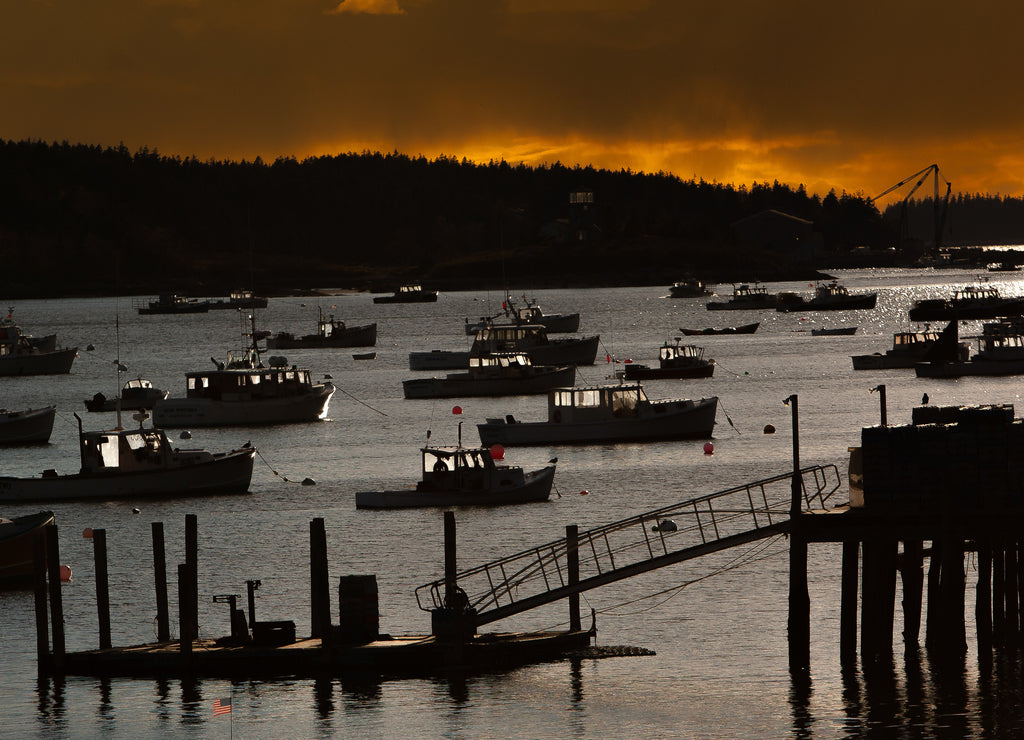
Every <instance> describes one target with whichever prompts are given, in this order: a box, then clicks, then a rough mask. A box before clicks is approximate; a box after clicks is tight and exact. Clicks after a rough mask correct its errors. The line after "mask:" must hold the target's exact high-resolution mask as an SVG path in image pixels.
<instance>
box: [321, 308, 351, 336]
mask: <svg viewBox="0 0 1024 740" xmlns="http://www.w3.org/2000/svg"><path fill="white" fill-rule="evenodd" d="M335 331H345V322H344V321H336V320H335V319H334V314H331V315H330V316H328V317H327V318H326V319H325V318H324V317H323V314H321V315H320V319H319V321H317V322H316V333H317V336H319V337H321V338H322V339H328V338H329V337H331V336H332V335H333V334H334V332H335Z"/></svg>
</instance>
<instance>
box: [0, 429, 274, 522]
mask: <svg viewBox="0 0 1024 740" xmlns="http://www.w3.org/2000/svg"><path fill="white" fill-rule="evenodd" d="M75 418H76V419H77V420H78V446H79V454H80V458H81V467H80V469H79V471H78V472H77V473H70V474H66V475H58V474H57V471H56V470H55V469H48V470H44V471H43V472H42V474H41V475H39V476H37V477H34V478H14V477H9V476H5V477H0V503H24V502H29V501H38V502H47V503H53V502H58V501H72V500H78V499H94V500H101V501H108V500H112V499H119V498H163V497H178V496H205V495H208V494H220V493H245V492H246V491H248V490H249V483H250V480H251V478H252V469H253V457H254V456H255V453H256V450H255V449H254V448H253V447H251V446H243V447H242V448H240V449H236V450H231V451H230V452H218V453H211V452H207V451H206V450H201V449H180V450H179V449H174V448H173V447H171V443H170V441H168V439H167V435H166V434H164V432H163V430H161V429H155V428H153V429H144V428H143V427H142V422H143V421H144V420H145V419H147V418H148V415H147V414H144V413H140V414H136V416H135V418H136V419H137V420H138V421H139V428H138V429H123V428H121V427H120V425H118V427H117V428H115V429H109V430H104V431H92V432H85V431H82V419H81V417H79V416H78V414H75Z"/></svg>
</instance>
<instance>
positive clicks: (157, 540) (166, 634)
mask: <svg viewBox="0 0 1024 740" xmlns="http://www.w3.org/2000/svg"><path fill="white" fill-rule="evenodd" d="M151 528H152V532H153V582H154V587H155V588H156V639H157V641H158V642H167V641H169V640H170V639H171V625H170V614H169V608H168V603H167V557H166V554H165V550H164V523H163V522H153V523H152V525H151Z"/></svg>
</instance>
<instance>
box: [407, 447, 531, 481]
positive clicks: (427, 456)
mask: <svg viewBox="0 0 1024 740" xmlns="http://www.w3.org/2000/svg"><path fill="white" fill-rule="evenodd" d="M421 451H422V453H423V479H422V480H421V481H420V482H419V483H418V484H417V486H416V489H417V490H419V491H431V490H438V489H449V488H461V489H465V488H480V489H481V490H483V489H490V488H493V487H495V486H497V485H504V484H506V480H499V479H498V478H496V473H497V472H498V468H497V466H496V465H495V464H494V458H493V457H492V456H491V451H490V449H488V448H487V447H424V448H422V450H421ZM507 469H508V468H507V467H506V466H502V470H503V471H504V470H507ZM507 484H508V485H511V484H512V479H511V478H509V479H507Z"/></svg>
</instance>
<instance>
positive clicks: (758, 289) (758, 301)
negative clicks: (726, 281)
mask: <svg viewBox="0 0 1024 740" xmlns="http://www.w3.org/2000/svg"><path fill="white" fill-rule="evenodd" d="M778 303H779V296H778V295H777V294H775V293H769V292H768V289H767V288H765V287H764V286H763V285H754V286H753V287H751V286H750V285H747V284H744V285H738V286H733V290H732V297H731V298H729V299H728V300H726V301H708V303H707V309H708V310H709V311H749V310H754V309H761V308H769V309H770V308H775V307H776V306H777V305H778Z"/></svg>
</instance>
